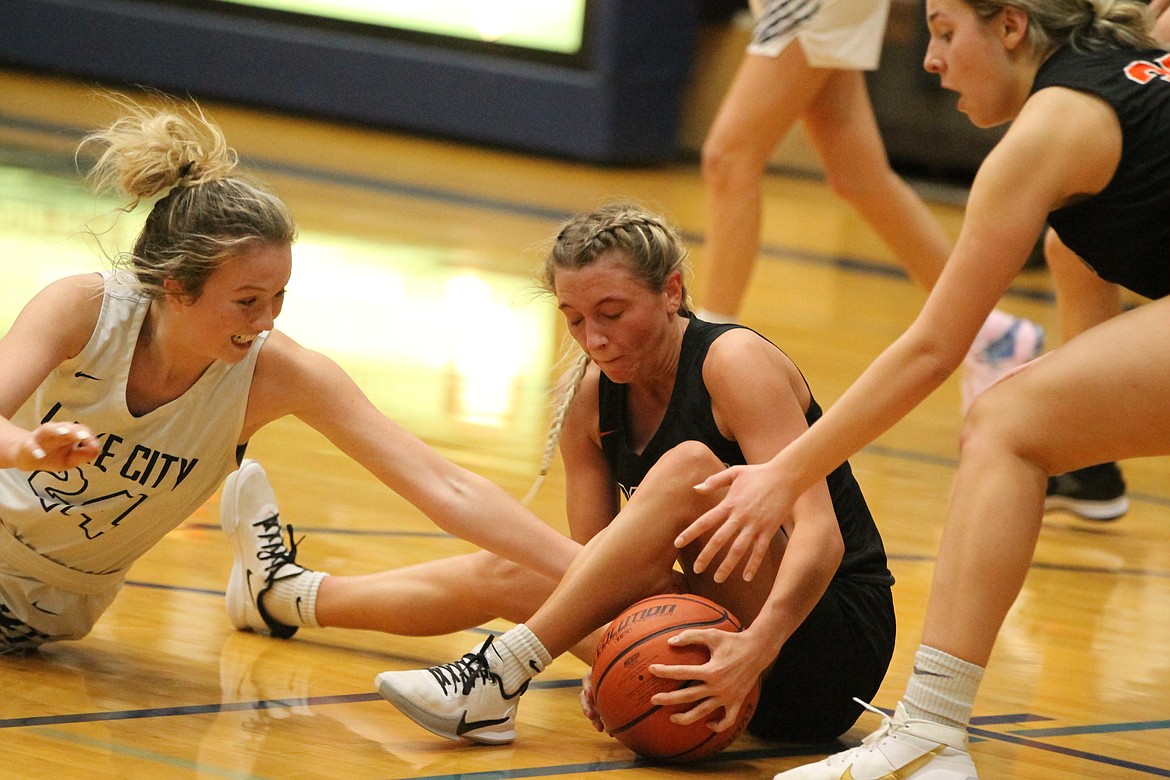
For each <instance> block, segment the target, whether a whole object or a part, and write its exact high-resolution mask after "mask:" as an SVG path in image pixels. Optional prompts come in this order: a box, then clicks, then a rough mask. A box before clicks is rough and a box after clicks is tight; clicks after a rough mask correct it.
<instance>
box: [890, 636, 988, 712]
mask: <svg viewBox="0 0 1170 780" xmlns="http://www.w3.org/2000/svg"><path fill="white" fill-rule="evenodd" d="M982 681H983V667H982V666H976V665H975V664H972V663H967V662H966V661H964V660H963V659H961V658H956V657H955V656H953V655H948V654H947V653H944V652H943V651H942V650H936V649H935V648H933V647H928V646H926V645H920V646H919V647H918V652H917V653H915V655H914V673H913V674H912V675H911V676H910V683H909V685H907V686H906V694H905V695H904V696H903V697H902V703H903V704H904V705H905V706H906V714H907V715H908V716H909V717H911V718H914V719H917V720H929V721H933V722H935V723H942V724H944V725H947V726H953V727H954V728H960V729H966V728H967V724H968V723H970V722H971V711H972V710H974V709H975V694H976V693H977V692H978V690H979V683H980V682H982Z"/></svg>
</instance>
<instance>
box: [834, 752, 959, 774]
mask: <svg viewBox="0 0 1170 780" xmlns="http://www.w3.org/2000/svg"><path fill="white" fill-rule="evenodd" d="M945 747H946V745H939V746H938V747H936V748H935V749H934V750H932V751H930V752H929V753H923V754H922V755H921V756H919V757H918V758H916V759H914V760H913V761H911V762H910V763H909V764H905V765H903V766H901V767H898V768H897V769H895V770H894V771H893V772H890V773H889V774H884V775H882V776H881V777H875V778H874V779H873V780H909V778H910V777H911V776H913V774H914V773H915V772H917V771H918V770H919V769H922V767H924V766H926V765H927V764H929V763H930V762H931V761H933V760H934V757H935V756H937V755H938V754H939V753H941V752H943V749H944V748H945ZM841 780H854V778H853V767H852V766H850V767H849V768H848V769H846V770H845V774H843V775H841Z"/></svg>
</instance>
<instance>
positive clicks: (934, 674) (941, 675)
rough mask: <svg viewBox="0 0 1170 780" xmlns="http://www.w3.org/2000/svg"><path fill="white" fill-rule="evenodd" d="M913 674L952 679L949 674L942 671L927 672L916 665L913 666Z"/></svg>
mask: <svg viewBox="0 0 1170 780" xmlns="http://www.w3.org/2000/svg"><path fill="white" fill-rule="evenodd" d="M914 674H919V675H922V676H923V677H942V678H944V679H947V680H950V679H952V678H951V676H950V675H949V674H943V673H942V672H928V671H926V670H925V669H920V668H918V666H917V665H915V666H914Z"/></svg>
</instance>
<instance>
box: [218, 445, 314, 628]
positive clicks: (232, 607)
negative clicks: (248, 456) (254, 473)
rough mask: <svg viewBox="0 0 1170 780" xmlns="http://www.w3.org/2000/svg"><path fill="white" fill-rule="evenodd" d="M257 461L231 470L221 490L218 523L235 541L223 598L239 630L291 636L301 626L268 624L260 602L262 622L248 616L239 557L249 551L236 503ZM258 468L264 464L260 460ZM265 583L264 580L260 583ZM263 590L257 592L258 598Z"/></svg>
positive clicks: (258, 610)
mask: <svg viewBox="0 0 1170 780" xmlns="http://www.w3.org/2000/svg"><path fill="white" fill-rule="evenodd" d="M252 464H255V461H251V460H245V461H244V463H243V465H241V466H240V468H238V469H236V470H235V471H233V472H232V473H231V474H228V476H227V479H225V480H224V481H223V489H222V490H221V491H220V500H219V527H220V528H222V529H223V532H224V533H225V534H226V535H227V537H228V538H229V539H230V540H231V543H232V573H231V575H229V576H228V585H227V592H226V594H225V599H224V602H225V604H226V605H227V613H228V620H230V621H231V624H232V625H233V626H235V628H236V630H237V631H254V632H255V633H257V634H261V635H263V636H270V637H273V638H275V639H290V638H292V636H293V635H294V634H296V632H297V629H298V628H299V626H288V627H281V629H279V630H278V629H273V627H272V626H270V625H268V622H267V621H266V620H265V619H264V615H263V613H262V612H261V611H260V606H259V604H256V605H255V607H254V608H255V610H256V615H257V617H258V618H259V620H260V624H261V625H260V626H254V625H252V623H251V622H250V621H249V620H248V613H249V611H250V610H249V598H250V597H249V596H248V595H247V594H248V583H247V582H246V581H244V580H245V579H246V577H247V576H248V575H247V574H246V573H245V571H244V569H245V568H246V567H242V566H238V565H237V563H238V562H239V561H242V560H244V558H245V556H246V555H247V553H248V551H247V550H243V549H241V545H240V534H239V529H240V525H239V522H238V519H239V516H240V511H239V505H238V503H237V500H236V499H237V496H238V495H239V491H238V490H236V483H238V482H239V481H240V476H241V472H242V471H243V470H244V468H246V467H247V466H249V465H252ZM257 468H261V467H260V466H259V465H258V464H257ZM259 584H263V583H259ZM233 593H236V594H241V596H242V598H239V599H232V598H231V597H230V594H233ZM262 595H263V592H261V593H260V594H257V596H256V598H257V599H259V598H260V596H262Z"/></svg>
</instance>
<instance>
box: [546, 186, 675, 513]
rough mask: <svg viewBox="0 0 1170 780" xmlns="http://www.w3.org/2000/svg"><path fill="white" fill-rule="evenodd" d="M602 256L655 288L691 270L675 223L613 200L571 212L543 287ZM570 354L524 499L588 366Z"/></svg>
mask: <svg viewBox="0 0 1170 780" xmlns="http://www.w3.org/2000/svg"><path fill="white" fill-rule="evenodd" d="M603 256H605V257H611V258H613V257H616V258H619V259H620V260H621V261H622V262H623V263H625V265H626V266H627V268H628V269H629V270H630V272H631V274H632V275H633V276H634V278H635V279H638V280H639V281H641V282H642V283H643V284H645V285H646V286H647V287H648V288H649V289H651V290H654V291H655V292H660V291H662V290H664V289H666V280H667V279H668V278H669V277H670V275H671V274H673V273H675V272H676V271H677V272H679V273H681V274H682V275H683V279H684V280H685V279H686V277H687V276H688V274H689V268H688V266H687V262H686V260H687V250H686V247H685V246H684V245H683V242H682V239H681V238H680V237H679V235H678V233H677V232H676V231H675V230H674V228H672V227H671V226H670V225H668V224H667V223H666V221H665V220H664V219H663V218H662V217H659V216H657V215H656V214H652V213H651V212H649V211H647V210H645V209H644V208H642V207H641V206H638V205H636V204H633V203H613V204H610V205H607V206H602V207H601V208H599V209H597V210H596V211H592V212H589V213H587V214H580V215H578V216H575V217H573V218H572V219H570V220H569V221H568V222H566V223H565V224H564V225H562V226H561V229H560V232H558V233H557V236H556V238H555V239H554V241H553V246H552V248H551V249H550V250H549V252H548V255H547V256H546V257H545V260H544V266H543V269H542V272H541V276H540V284H541V288H542V289H543V290H544V291H545V292H547V293H549V294H550V295H553V294H555V293H556V275H557V272H558V271H562V270H574V269H578V268H584V267H585V266H588V265H591V264H592V263H594V262H596V261H597V260H599V259H600V258H601V257H603ZM689 311H690V295H689V294H688V292H687V288H686V284H685V281H684V284H683V288H682V303H681V306H680V307H679V313H680V314H682V315H684V316H685V315H686V314H687V313H688V312H689ZM569 359H570V360H571V361H572V365H571V367H570V368H569V370H568V371H566V372H565V375H564V376H563V377H562V378H561V381H560V382H559V383H558V389H557V396H556V402H555V404H554V407H553V415H552V421H551V423H550V424H549V432H548V437H547V438H546V440H545V446H544V456H543V459H542V460H541V464H540V475H539V476H538V477H537V479H536V482H535V484H534V485H533V486H532V489H531V490H529V491H528V495H527V496H526V497H525V498H524V502H525V503H527V502H528V501H530V500H531V499H532V497H533V496H535V495H536V492H537V491H538V490H539V489H540V485H541V484H542V482H543V481H544V477H545V475H547V474H548V470H549V467H550V466H551V465H552V461H553V456H554V454H555V453H556V448H557V444H558V443H559V442H560V437H561V431H562V428H563V426H564V422H565V415H566V414H567V413H568V410H569V405H570V404H571V403H572V402H573V398H574V397H575V396H576V394H577V390H578V388H580V386H581V380H582V379H584V377H585V371H586V370H587V369H588V367H589V356H588V355H587V354H585V353H584V352H583V351H579V354H578V355H577V356H576V357H575V358H574V357H570V358H569Z"/></svg>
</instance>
